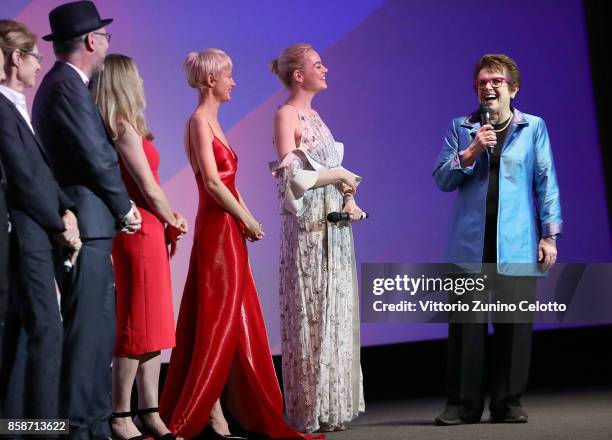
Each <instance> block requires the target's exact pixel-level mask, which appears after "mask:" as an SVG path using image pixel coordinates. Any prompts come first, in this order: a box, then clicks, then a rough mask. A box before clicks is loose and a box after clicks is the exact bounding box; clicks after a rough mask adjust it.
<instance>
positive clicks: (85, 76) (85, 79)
mask: <svg viewBox="0 0 612 440" xmlns="http://www.w3.org/2000/svg"><path fill="white" fill-rule="evenodd" d="M65 63H66V64H68V65H69V66H70V67H72V68H73V69H74V70H76V73H78V74H79V76H80V77H81V79H82V80H83V82H84V83H85V86H88V85H89V77H88V76H87V75H85V73H84V72H83V71H82V70H81V69H79V68H78V67H77V66H75V65H74V64H70V63H69V62H68V61H65Z"/></svg>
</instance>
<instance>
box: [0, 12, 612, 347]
mask: <svg viewBox="0 0 612 440" xmlns="http://www.w3.org/2000/svg"><path fill="white" fill-rule="evenodd" d="M60 3H62V1H57V0H37V1H36V2H33V1H32V2H30V1H23V0H8V1H7V0H4V1H3V6H2V11H3V12H2V15H4V16H6V17H15V18H16V19H18V20H21V21H23V22H25V23H26V24H27V25H29V26H30V27H31V28H32V29H33V30H34V31H35V32H37V33H38V34H39V35H44V34H46V33H48V31H49V27H48V23H47V13H48V11H49V10H51V9H52V8H53V7H54V6H56V5H58V4H60ZM97 3H98V7H99V9H100V12H101V15H102V16H103V17H113V18H115V22H114V23H113V24H112V25H111V26H109V28H108V30H109V32H111V33H112V34H113V40H112V43H111V51H112V52H119V53H124V54H127V55H130V56H132V57H133V58H135V60H136V62H137V63H138V65H139V68H140V70H141V73H142V76H143V77H144V80H145V88H146V91H147V99H148V103H149V107H148V110H147V115H148V118H149V125H150V127H151V129H152V130H153V131H154V132H155V133H156V135H157V137H156V141H155V143H156V146H157V147H158V149H159V150H160V153H161V157H162V167H161V174H162V179H163V181H164V188H165V189H166V191H167V193H168V195H169V197H170V200H171V201H172V203H173V205H174V206H175V208H177V209H178V210H179V211H181V212H182V213H184V214H185V215H186V216H187V217H188V218H189V219H190V220H191V223H192V224H193V219H194V216H195V211H196V203H197V196H196V193H195V191H196V187H195V184H194V181H193V176H192V173H191V171H190V170H189V168H188V167H187V165H186V161H185V158H184V154H183V147H182V139H183V128H184V123H185V120H186V118H187V116H188V114H189V113H190V112H191V111H192V110H193V108H194V106H195V100H196V96H195V92H194V91H193V90H192V89H189V88H188V87H187V85H186V83H185V80H184V78H183V73H182V67H181V66H182V61H183V59H184V57H185V55H186V54H187V53H188V52H190V51H193V50H201V49H203V48H206V47H219V48H222V49H224V50H226V51H227V52H228V53H229V54H230V55H231V56H232V58H233V60H234V64H235V70H234V76H235V78H236V80H237V83H238V87H237V89H236V90H235V92H234V94H233V96H234V98H233V100H232V101H231V102H230V103H228V104H226V105H224V106H223V108H222V111H221V119H222V123H223V124H224V127H225V129H226V131H227V133H228V136H229V139H230V142H231V144H232V146H233V148H234V149H235V150H236V151H237V152H238V154H239V155H240V170H239V179H238V184H239V186H240V188H241V192H242V194H243V195H244V196H245V198H246V200H247V201H248V202H249V205H250V206H251V208H252V211H253V212H254V213H255V215H256V216H257V217H258V218H259V219H260V220H261V221H262V222H263V223H264V224H265V225H266V231H268V236H267V238H266V240H265V241H264V242H262V243H257V244H254V245H252V246H250V252H251V263H252V266H253V271H254V273H255V277H256V280H257V284H258V288H259V292H260V297H261V302H262V307H263V309H264V313H265V316H266V322H267V326H268V330H269V336H270V343H271V345H272V346H273V349H274V351H275V352H278V345H279V334H278V326H279V324H278V301H277V279H278V277H277V270H278V269H277V261H278V247H279V242H278V241H279V238H278V236H279V234H278V228H279V217H278V214H277V212H278V209H277V201H276V196H275V182H274V180H273V178H272V177H271V176H270V174H269V172H268V170H267V162H268V161H269V160H272V159H273V158H274V151H273V148H272V146H271V120H272V115H273V113H274V110H275V108H276V106H278V105H279V104H280V103H282V102H283V99H284V97H285V92H284V91H283V90H282V89H281V87H280V85H279V84H278V82H277V80H276V79H275V78H274V77H273V76H272V75H271V74H270V73H269V71H268V69H267V63H268V61H269V60H270V59H272V58H274V57H275V56H276V55H277V54H278V52H280V50H281V49H282V48H283V47H285V46H287V45H289V44H291V43H295V42H299V41H307V42H310V43H312V44H313V45H314V46H315V47H316V48H317V49H318V50H319V51H320V53H321V55H322V57H323V61H324V63H325V64H326V65H327V66H328V67H329V69H330V72H329V74H328V83H329V89H328V90H327V91H326V92H325V93H323V94H321V95H320V96H319V97H318V98H317V99H316V101H315V106H316V108H317V109H318V110H319V111H320V113H321V114H322V116H323V118H324V119H325V120H326V122H327V123H328V125H329V126H330V128H331V130H332V132H333V133H334V135H335V137H336V139H337V140H339V141H341V142H344V144H345V147H346V155H345V164H344V165H345V166H346V167H347V168H349V169H352V170H355V171H356V172H357V173H358V174H360V175H362V176H364V182H363V184H362V186H360V188H359V193H358V201H359V204H360V205H361V206H362V208H364V209H365V210H367V211H370V212H371V213H372V214H373V215H372V218H371V219H370V220H368V221H367V222H363V223H361V224H358V225H356V226H355V228H354V232H355V240H356V247H357V259H358V263H364V262H436V261H440V259H441V256H442V252H443V249H444V245H445V240H446V238H447V229H448V217H449V214H450V208H451V205H452V201H453V197H454V195H453V194H443V193H441V192H440V191H438V190H437V188H436V187H435V185H434V183H433V180H432V179H431V171H432V165H433V162H434V159H435V157H436V155H437V153H438V151H439V149H440V147H441V142H442V138H443V135H444V133H445V130H446V128H447V126H448V123H449V121H450V119H451V118H452V117H454V116H458V115H462V114H466V113H468V112H470V111H472V110H473V109H474V108H475V106H476V105H477V103H476V98H475V95H474V92H473V90H472V86H471V80H472V78H471V74H472V69H473V65H474V63H475V62H476V60H477V59H478V58H479V57H480V56H481V55H482V54H484V53H490V52H497V53H499V52H501V53H507V54H508V55H510V56H512V57H513V58H514V59H515V60H516V61H517V62H518V64H519V67H520V69H521V73H522V76H523V84H522V87H521V91H520V93H519V95H518V98H517V100H516V106H517V108H519V109H520V110H522V111H524V112H527V113H532V114H536V115H539V116H542V117H544V118H545V120H546V122H547V126H548V129H549V132H550V136H551V140H552V144H553V150H554V155H555V161H556V165H557V171H558V175H559V179H560V187H561V197H562V207H563V214H564V219H565V234H564V237H563V239H562V240H561V241H560V243H559V252H560V261H562V262H609V261H611V260H612V251H611V247H610V225H609V219H608V216H607V207H606V199H605V190H604V181H603V173H602V163H601V157H600V151H599V143H598V142H599V141H598V138H597V129H596V128H597V127H596V125H595V122H594V121H595V113H594V105H593V91H592V85H591V80H590V71H589V62H588V54H587V42H586V33H585V29H584V19H583V11H582V6H581V1H580V0H566V1H563V2H559V1H554V0H546V1H536V0H515V1H513V2H505V3H504V2H498V3H496V4H495V5H492V4H491V3H490V2H488V1H484V0H463V1H461V2H456V1H452V0H420V1H416V0H415V1H403V0H389V1H382V0H377V1H374V0H373V1H365V0H361V1H355V0H351V1H349V0H345V1H340V2H326V1H321V0H317V1H311V2H308V3H307V4H305V3H303V2H302V3H291V2H289V3H287V2H285V3H282V4H281V3H278V2H276V1H274V0H262V1H258V2H249V1H227V2H217V3H209V2H201V1H197V0H183V1H181V2H176V1H169V0H159V1H147V0H131V1H130V2H129V3H128V2H124V1H104V2H102V1H98V2H97ZM40 49H41V51H42V52H43V53H44V54H45V55H46V60H45V65H44V70H46V69H48V68H49V67H50V65H51V63H52V61H51V60H52V59H53V57H52V52H51V47H50V45H49V44H48V43H46V42H40ZM42 73H43V72H41V74H42ZM29 96H32V95H31V94H29ZM181 244H182V248H181V250H180V252H179V254H178V256H177V257H176V258H175V259H174V260H173V263H172V266H173V283H174V291H175V307H176V309H177V310H178V304H179V302H180V295H181V292H182V286H183V283H184V278H185V274H186V266H187V261H188V257H189V247H190V245H191V243H190V239H187V240H185V241H184V242H182V243H181ZM362 335H363V336H362V339H363V343H364V345H371V344H382V343H392V342H400V341H414V340H423V339H431V338H438V337H444V336H445V335H446V327H445V326H444V325H433V324H432V325H383V324H378V325H375V324H369V325H363V326H362Z"/></svg>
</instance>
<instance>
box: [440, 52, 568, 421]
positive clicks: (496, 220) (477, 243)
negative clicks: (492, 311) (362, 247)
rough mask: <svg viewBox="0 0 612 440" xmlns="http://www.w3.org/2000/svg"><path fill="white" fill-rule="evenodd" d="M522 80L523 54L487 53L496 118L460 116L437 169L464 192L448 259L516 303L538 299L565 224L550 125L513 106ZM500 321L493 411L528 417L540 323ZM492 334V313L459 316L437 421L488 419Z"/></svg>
mask: <svg viewBox="0 0 612 440" xmlns="http://www.w3.org/2000/svg"><path fill="white" fill-rule="evenodd" d="M519 87H520V72H519V69H518V66H517V65H516V63H515V62H514V60H512V59H511V58H509V57H508V56H506V55H485V56H483V57H482V58H481V59H480V61H479V62H478V63H477V64H476V68H475V70H474V88H475V90H476V94H477V98H478V101H479V104H480V105H481V108H482V106H486V107H485V108H488V114H489V115H490V123H489V124H482V123H481V117H480V112H478V111H477V112H475V113H473V114H471V115H469V116H467V117H465V116H464V117H460V118H456V119H454V120H453V121H452V122H451V125H450V128H449V130H448V133H447V134H446V137H445V139H444V145H443V147H442V151H441V153H440V155H439V157H438V160H437V162H436V166H435V170H434V172H433V176H434V179H435V181H436V183H437V184H438V186H439V187H440V189H441V190H442V191H455V190H457V192H458V197H457V201H456V206H455V210H454V214H453V215H454V218H453V221H452V222H451V224H452V226H451V236H450V241H449V246H448V251H447V261H448V262H450V263H454V264H458V265H460V266H463V267H465V268H467V269H468V271H472V272H478V273H487V275H488V277H489V281H490V282H491V284H490V285H492V286H494V287H493V295H494V298H495V299H502V300H503V301H505V302H506V303H515V302H517V301H520V300H525V299H526V300H530V299H535V291H536V279H537V277H538V276H543V275H544V274H545V272H546V271H547V270H548V269H550V267H552V265H554V264H555V262H556V259H557V247H556V238H557V236H558V235H559V234H560V233H561V224H562V219H561V207H560V200H559V188H558V185H557V177H556V173H555V167H554V163H553V156H552V150H551V147H550V141H549V138H548V133H547V131H546V125H545V124H544V121H543V120H542V119H541V118H539V117H537V116H532V115H528V114H525V113H522V112H520V111H518V110H517V109H516V108H514V107H513V105H512V104H513V100H514V99H515V97H516V95H517V93H518V91H519ZM482 263H492V264H491V265H490V266H492V267H493V269H492V270H487V269H485V268H484V267H483V266H482ZM518 320H522V319H518ZM494 330H495V332H494V347H495V362H494V364H493V365H494V371H492V372H491V374H490V375H489V376H490V379H491V380H490V385H491V388H490V394H491V404H490V411H491V421H493V422H505V423H525V422H527V414H526V413H525V412H524V411H523V410H522V408H521V403H520V397H521V395H522V394H523V392H524V390H525V388H526V385H527V377H528V375H529V363H530V357H531V354H530V353H531V334H532V324H531V323H530V322H517V320H514V322H508V323H494ZM486 336H487V323H486V321H485V322H480V323H451V324H449V342H448V344H449V346H448V362H447V394H448V401H447V405H446V409H445V411H444V412H443V413H442V414H440V415H439V416H438V417H437V418H436V424H439V425H457V424H463V423H476V422H478V421H480V418H481V415H482V412H483V409H484V399H485V396H486V384H485V381H484V376H485V368H484V366H485V360H486V358H485V341H486Z"/></svg>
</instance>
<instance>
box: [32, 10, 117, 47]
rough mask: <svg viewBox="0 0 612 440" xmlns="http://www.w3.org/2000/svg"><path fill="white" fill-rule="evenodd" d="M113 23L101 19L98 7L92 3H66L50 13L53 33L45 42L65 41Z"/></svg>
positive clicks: (109, 19)
mask: <svg viewBox="0 0 612 440" xmlns="http://www.w3.org/2000/svg"><path fill="white" fill-rule="evenodd" d="M112 21H113V19H112V18H107V19H104V20H101V19H100V14H99V13H98V10H97V9H96V5H94V3H93V2H90V1H79V2H71V3H65V4H63V5H60V6H58V7H57V8H55V9H53V10H52V11H51V12H49V24H50V25H51V33H50V34H49V35H45V36H44V37H43V40H45V41H64V40H70V39H71V38H75V37H78V36H79V35H85V34H86V33H88V32H91V31H95V30H96V29H100V28H102V27H104V26H106V25H107V24H110V23H111V22H112Z"/></svg>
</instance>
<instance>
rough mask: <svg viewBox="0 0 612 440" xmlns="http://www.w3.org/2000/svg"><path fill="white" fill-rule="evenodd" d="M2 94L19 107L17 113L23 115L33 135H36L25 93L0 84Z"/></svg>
mask: <svg viewBox="0 0 612 440" xmlns="http://www.w3.org/2000/svg"><path fill="white" fill-rule="evenodd" d="M0 93H2V94H3V95H4V96H6V98H7V99H8V100H9V101H11V102H12V103H13V104H15V107H17V111H19V113H20V114H21V116H22V117H23V119H24V120H25V121H26V123H27V124H28V126H29V127H30V130H32V133H34V127H32V122H31V121H30V115H29V114H28V103H27V102H26V97H25V95H24V94H23V93H19V92H18V91H17V90H13V89H11V88H10V87H7V86H3V85H1V84H0Z"/></svg>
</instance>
